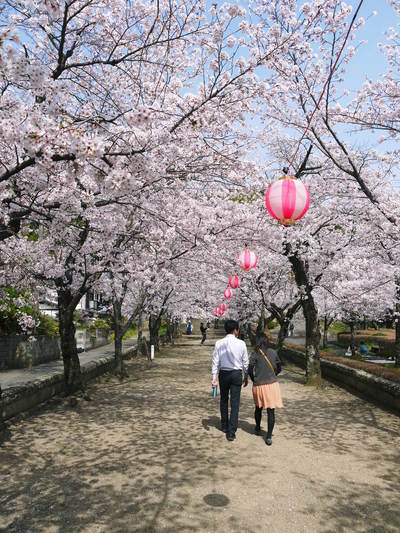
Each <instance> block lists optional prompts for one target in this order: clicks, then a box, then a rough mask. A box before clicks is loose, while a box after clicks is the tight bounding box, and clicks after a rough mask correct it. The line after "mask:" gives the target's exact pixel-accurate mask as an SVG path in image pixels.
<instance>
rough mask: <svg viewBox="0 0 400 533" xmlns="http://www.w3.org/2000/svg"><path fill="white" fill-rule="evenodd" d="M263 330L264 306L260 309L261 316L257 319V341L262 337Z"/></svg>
mask: <svg viewBox="0 0 400 533" xmlns="http://www.w3.org/2000/svg"><path fill="white" fill-rule="evenodd" d="M264 330H265V310H264V306H263V307H262V309H261V314H260V316H259V318H258V322H257V329H256V337H257V339H259V338H260V337H262V336H263V335H264Z"/></svg>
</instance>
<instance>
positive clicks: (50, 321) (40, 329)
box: [35, 314, 60, 337]
mask: <svg viewBox="0 0 400 533" xmlns="http://www.w3.org/2000/svg"><path fill="white" fill-rule="evenodd" d="M39 320H40V324H39V326H37V328H36V329H35V335H45V336H46V337H57V336H58V335H59V334H60V332H59V330H58V321H57V320H55V319H54V318H52V317H51V316H48V315H45V314H40V315H39Z"/></svg>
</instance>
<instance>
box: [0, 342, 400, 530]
mask: <svg viewBox="0 0 400 533" xmlns="http://www.w3.org/2000/svg"><path fill="white" fill-rule="evenodd" d="M192 342H195V343H196V345H194V346H181V347H175V348H169V349H167V350H165V351H164V353H163V356H162V357H160V358H158V359H157V360H156V361H155V363H154V364H153V366H152V367H151V368H146V367H147V364H146V363H144V362H138V361H136V362H133V363H132V364H131V374H132V375H135V376H137V379H136V380H132V381H130V382H128V383H124V384H122V385H119V384H118V383H117V382H116V381H115V379H114V378H107V379H105V378H103V379H102V383H101V384H100V383H99V384H97V385H94V386H93V387H92V388H91V396H92V399H93V400H92V401H91V402H84V401H82V402H80V403H79V404H78V407H76V408H70V407H68V405H67V403H66V402H65V401H63V402H61V403H59V404H57V403H56V402H53V404H52V405H48V406H46V407H43V408H42V409H40V410H39V411H37V412H36V413H34V414H32V415H31V416H28V417H26V418H25V419H23V420H20V421H18V422H15V423H13V424H12V425H10V427H9V430H10V435H9V437H8V439H6V440H5V442H3V444H2V446H1V448H0V480H1V481H0V530H1V531H10V532H17V531H18V532H29V533H34V532H42V531H44V532H65V533H67V532H68V533H69V532H78V531H79V532H91V533H92V532H117V531H118V532H125V531H127V532H130V531H134V532H143V533H144V532H158V531H168V532H174V533H175V532H206V533H207V532H212V533H216V532H218V533H219V532H221V533H225V532H245V533H253V532H254V533H256V532H257V533H260V532H268V533H270V532H285V533H286V532H300V531H305V532H307V533H310V532H318V533H338V532H341V531H348V532H376V533H382V532H394V531H396V532H397V531H399V530H400V506H399V494H400V468H399V467H400V451H399V450H400V418H399V417H396V416H394V415H391V414H388V413H386V412H384V411H382V410H381V409H379V408H376V407H374V406H372V405H371V404H369V403H366V402H364V401H362V400H360V399H358V398H356V397H354V396H352V395H350V394H348V393H346V392H344V391H342V390H340V389H338V388H335V387H332V386H329V387H327V388H326V389H324V390H322V391H315V390H309V389H306V388H305V387H304V386H303V385H302V382H301V377H300V376H299V375H298V374H294V373H289V372H287V371H284V372H283V375H282V378H281V387H282V393H283V397H284V402H285V408H284V409H283V410H282V411H280V412H278V414H277V425H276V429H275V432H274V440H273V445H272V446H271V447H267V446H266V445H265V443H264V440H263V438H262V437H257V436H255V435H254V434H253V419H252V414H253V404H252V398H251V389H250V387H248V388H247V389H245V390H244V391H243V395H242V402H241V410H240V416H239V418H240V425H239V430H238V433H237V439H236V441H235V442H233V443H229V442H228V441H227V440H226V439H225V436H224V434H223V433H221V432H220V431H219V429H218V426H219V418H218V401H216V400H214V399H213V398H212V396H211V390H210V376H209V360H210V354H211V350H212V347H211V346H204V347H200V346H199V345H198V341H197V340H193V341H192Z"/></svg>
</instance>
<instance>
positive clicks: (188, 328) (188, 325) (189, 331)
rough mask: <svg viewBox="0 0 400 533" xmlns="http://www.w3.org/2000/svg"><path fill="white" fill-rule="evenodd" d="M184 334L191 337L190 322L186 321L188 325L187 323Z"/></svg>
mask: <svg viewBox="0 0 400 533" xmlns="http://www.w3.org/2000/svg"><path fill="white" fill-rule="evenodd" d="M186 333H187V334H188V335H191V334H192V323H191V321H190V320H188V323H187V325H186Z"/></svg>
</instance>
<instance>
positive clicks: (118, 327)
mask: <svg viewBox="0 0 400 533" xmlns="http://www.w3.org/2000/svg"><path fill="white" fill-rule="evenodd" d="M113 318H114V350H115V372H116V374H117V376H119V378H120V379H122V378H123V377H125V376H126V375H127V374H126V369H125V365H124V361H123V359H122V337H123V335H124V332H123V327H122V301H121V300H114V302H113Z"/></svg>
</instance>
